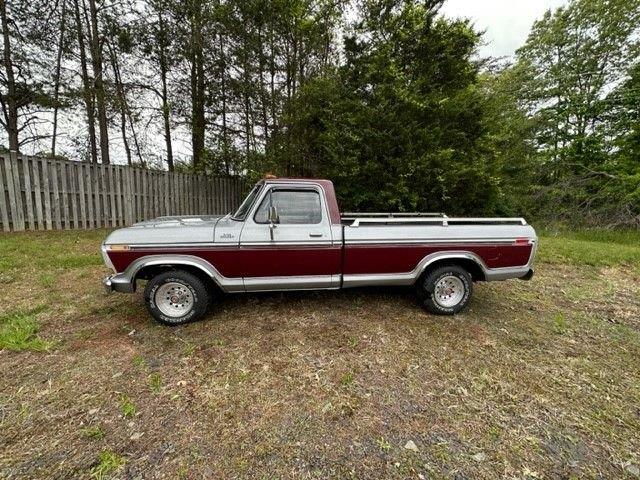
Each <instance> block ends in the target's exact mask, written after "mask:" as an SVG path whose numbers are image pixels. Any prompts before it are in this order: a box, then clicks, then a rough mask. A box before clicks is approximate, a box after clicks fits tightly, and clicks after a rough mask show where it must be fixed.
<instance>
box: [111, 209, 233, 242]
mask: <svg viewBox="0 0 640 480" xmlns="http://www.w3.org/2000/svg"><path fill="white" fill-rule="evenodd" d="M221 218H223V217H222V216H211V215H204V216H197V215H192V216H175V217H158V218H154V219H151V220H146V221H144V222H139V223H135V224H133V225H132V226H130V227H127V228H121V229H119V230H115V231H113V232H111V234H109V236H108V237H107V238H106V239H105V241H104V244H105V245H113V244H118V245H140V246H143V245H166V244H170V245H181V244H188V245H194V244H199V243H202V244H205V243H208V244H211V242H213V232H214V229H215V226H216V224H217V223H218V221H220V219H221Z"/></svg>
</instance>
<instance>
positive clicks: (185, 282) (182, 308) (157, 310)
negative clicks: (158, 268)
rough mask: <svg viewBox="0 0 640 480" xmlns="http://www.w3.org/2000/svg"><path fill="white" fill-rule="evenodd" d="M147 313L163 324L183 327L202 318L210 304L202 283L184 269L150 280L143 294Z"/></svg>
mask: <svg viewBox="0 0 640 480" xmlns="http://www.w3.org/2000/svg"><path fill="white" fill-rule="evenodd" d="M144 299H145V302H146V304H147V310H149V313H150V314H151V315H152V316H153V318H155V319H156V320H157V321H158V322H160V323H163V324H165V325H171V326H173V325H183V324H185V323H189V322H193V321H195V320H197V319H199V318H200V317H202V316H203V315H204V314H205V312H206V311H207V308H208V307H209V303H210V301H211V296H210V294H209V292H208V291H207V288H206V287H205V285H204V283H203V282H202V281H201V280H200V279H199V278H198V277H196V276H195V275H193V274H191V273H189V272H185V271H183V270H169V271H166V272H162V273H160V274H158V275H156V276H155V277H153V278H152V279H151V280H149V282H148V283H147V287H146V288H145V291H144Z"/></svg>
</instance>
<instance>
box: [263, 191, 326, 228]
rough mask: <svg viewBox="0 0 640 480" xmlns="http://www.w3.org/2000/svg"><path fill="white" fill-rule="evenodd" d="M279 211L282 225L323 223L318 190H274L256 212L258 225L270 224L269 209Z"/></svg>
mask: <svg viewBox="0 0 640 480" xmlns="http://www.w3.org/2000/svg"><path fill="white" fill-rule="evenodd" d="M270 206H274V207H276V209H277V210H278V217H279V219H280V222H279V223H280V224H281V225H308V224H317V223H320V222H321V221H322V207H321V203H320V194H319V193H318V192H317V191H316V190H286V189H272V190H271V191H270V192H269V193H268V194H267V195H266V196H265V197H264V199H263V200H262V203H261V204H260V207H258V210H257V211H256V214H255V216H254V221H255V222H256V223H269V207H270Z"/></svg>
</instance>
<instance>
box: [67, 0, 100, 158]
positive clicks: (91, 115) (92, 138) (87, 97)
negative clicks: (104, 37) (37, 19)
mask: <svg viewBox="0 0 640 480" xmlns="http://www.w3.org/2000/svg"><path fill="white" fill-rule="evenodd" d="M78 2H79V0H74V2H73V3H74V9H75V16H76V31H77V36H78V49H79V51H80V71H81V74H82V86H83V89H82V93H83V97H84V104H85V107H86V109H87V125H88V128H89V147H90V150H91V162H92V163H98V150H97V147H96V121H95V111H94V105H93V89H92V86H91V82H90V81H89V72H88V69H87V53H86V49H85V42H84V33H83V27H82V18H81V17H80V5H79V3H78Z"/></svg>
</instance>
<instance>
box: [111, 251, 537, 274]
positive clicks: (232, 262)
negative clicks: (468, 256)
mask: <svg viewBox="0 0 640 480" xmlns="http://www.w3.org/2000/svg"><path fill="white" fill-rule="evenodd" d="M531 248H532V246H531V245H515V244H512V245H480V244H466V245H444V244H443V245H433V244H425V245H348V246H346V247H345V252H344V267H343V271H342V272H341V268H340V263H341V253H342V249H341V248H340V247H339V246H327V247H319V246H314V247H276V248H274V247H270V246H266V247H246V248H237V247H200V248H197V247H195V248H194V247H173V248H172V247H163V248H140V249H134V250H128V251H115V252H114V251H110V252H109V258H111V261H112V262H113V265H114V266H115V267H116V270H117V271H118V272H122V271H123V270H125V269H126V268H127V266H129V264H130V263H131V262H133V261H134V260H136V259H138V258H140V257H144V256H146V255H161V254H180V255H194V256H196V257H200V258H203V259H204V260H206V261H208V262H209V263H210V264H211V265H213V266H214V267H215V268H216V269H217V270H218V271H219V272H220V273H221V274H222V275H224V276H225V277H228V278H239V277H278V276H293V275H336V274H340V273H344V274H347V275H349V274H366V273H371V274H374V273H406V272H410V271H412V270H413V269H414V268H415V267H416V265H417V264H418V262H420V260H422V259H423V258H424V257H426V256H427V255H429V254H431V253H434V252H439V251H460V250H464V251H469V252H473V253H475V254H476V255H478V256H479V257H480V258H482V260H483V261H484V263H485V265H487V267H489V268H500V267H513V266H521V265H526V264H527V263H528V261H529V256H530V255H531Z"/></svg>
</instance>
